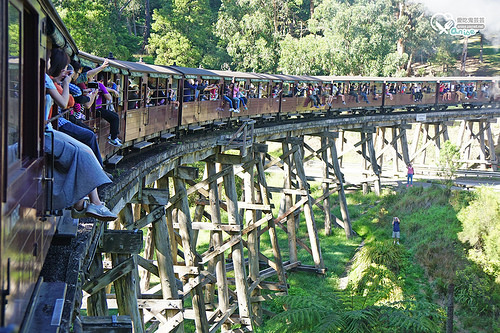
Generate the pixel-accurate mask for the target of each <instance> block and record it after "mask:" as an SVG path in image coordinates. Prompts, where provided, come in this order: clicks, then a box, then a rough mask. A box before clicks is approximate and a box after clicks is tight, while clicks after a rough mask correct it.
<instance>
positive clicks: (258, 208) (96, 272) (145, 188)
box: [82, 132, 353, 333]
mask: <svg viewBox="0 0 500 333" xmlns="http://www.w3.org/2000/svg"><path fill="white" fill-rule="evenodd" d="M317 136H319V137H320V138H321V142H322V147H321V148H320V149H319V150H317V151H314V150H313V149H312V148H311V147H309V146H308V145H307V144H305V143H304V140H303V138H286V139H282V140H281V144H282V147H283V155H282V156H280V158H272V157H270V155H268V154H267V145H266V144H263V143H254V144H253V145H249V146H248V147H247V148H246V149H244V151H243V149H242V150H241V151H240V154H239V155H231V154H228V153H227V152H222V150H221V146H219V149H218V152H217V153H216V154H214V155H211V156H209V157H208V158H206V159H205V160H204V161H203V162H204V163H205V165H204V168H203V169H204V175H203V177H202V178H201V180H199V178H200V177H198V173H199V169H198V168H197V167H192V166H191V167H189V166H183V165H178V166H177V167H175V168H173V169H172V170H171V171H170V172H168V173H166V174H165V175H164V176H161V178H159V179H156V180H153V182H152V183H151V181H152V177H151V176H144V178H142V180H141V181H139V183H140V185H139V186H138V190H137V192H136V194H135V195H134V196H133V198H132V199H131V200H129V202H128V203H125V204H124V206H123V207H124V208H123V209H122V210H121V211H120V214H119V219H118V220H117V221H115V222H114V223H109V224H108V225H106V224H103V225H102V226H101V227H100V236H99V237H100V240H99V242H98V244H99V246H97V247H96V248H95V249H93V251H92V254H91V258H89V260H91V261H92V264H91V265H90V264H89V265H88V267H90V269H89V272H86V273H85V274H84V279H85V280H86V282H85V283H84V285H83V286H82V290H83V291H84V299H83V304H84V307H85V304H86V308H87V310H88V315H89V316H94V317H96V316H104V317H105V316H109V310H108V309H112V308H117V309H118V312H119V315H120V316H130V318H131V321H132V323H133V327H134V332H153V331H159V332H184V331H185V330H187V328H186V325H185V320H193V321H194V326H195V329H196V332H203V333H208V332H210V333H212V332H216V331H218V330H222V331H223V332H229V331H233V330H235V329H234V327H235V325H238V327H240V328H238V329H237V330H235V331H253V329H254V327H255V325H260V324H261V318H262V313H263V310H262V307H261V304H262V302H263V301H266V300H270V299H272V298H274V297H276V296H279V295H284V294H286V293H287V292H288V285H287V281H286V271H287V270H292V269H293V270H303V271H308V272H312V273H320V274H324V273H325V270H326V269H325V265H324V262H323V257H322V254H321V248H320V243H319V238H318V230H317V227H316V222H315V218H314V215H313V205H317V206H319V207H320V208H322V209H324V210H325V213H326V214H327V215H328V216H329V218H328V221H330V222H329V224H330V225H329V228H330V229H331V225H332V224H333V225H338V226H340V227H343V228H344V229H345V232H346V236H347V237H350V236H352V234H353V231H352V228H351V223H350V219H349V214H348V211H347V204H346V200H345V194H344V187H343V175H342V173H341V171H340V166H339V162H338V157H337V149H336V145H335V139H336V138H337V135H336V133H329V132H324V133H319V134H318V135H317ZM305 151H307V152H310V153H311V154H310V155H309V156H307V157H304V152H305ZM313 157H317V158H319V159H320V160H321V161H323V164H324V167H323V177H311V176H307V175H306V173H305V170H304V162H305V161H307V160H308V159H310V158H313ZM272 166H278V167H279V168H281V169H282V171H283V175H284V186H283V187H282V188H276V187H271V186H268V184H267V181H266V176H265V172H266V169H268V168H270V167H272ZM236 177H240V178H242V179H243V185H244V186H243V191H237V186H236V183H237V182H236V180H237V179H236ZM146 179H147V180H149V182H150V183H149V184H146ZM310 180H312V181H318V180H319V181H321V182H322V184H323V195H322V196H321V197H320V198H319V199H317V200H314V199H313V198H312V197H311V195H310V191H309V184H308V181H310ZM222 188H223V190H222ZM273 192H274V193H275V194H276V193H279V194H281V195H282V196H283V202H284V205H283V207H282V211H281V212H280V213H279V215H278V216H273V213H272V208H273V205H272V203H271V198H272V194H271V193H273ZM335 192H337V193H338V194H339V205H340V208H341V212H342V219H340V218H337V217H334V216H333V215H332V213H331V205H330V201H329V197H330V195H332V194H333V193H335ZM238 193H239V194H238ZM132 194H133V193H132ZM190 202H191V203H193V202H194V206H193V205H192V206H193V207H191V208H193V209H191V208H190ZM222 211H225V214H221V212H222ZM192 212H194V214H192ZM301 213H303V214H304V217H305V222H306V229H307V238H306V239H301V238H299V236H298V233H297V230H298V224H299V221H300V219H299V214H301ZM222 216H227V218H225V219H223V218H222ZM276 227H278V228H279V229H280V230H277V229H276ZM143 231H144V234H145V235H144V236H145V237H144V242H143V234H142V233H143ZM202 231H203V236H201V235H202ZM281 232H282V233H284V234H285V235H286V237H288V243H289V248H288V253H289V258H288V260H286V261H285V259H283V258H282V254H281V250H280V248H279V245H278V233H281ZM329 232H330V231H327V233H329ZM208 233H209V237H210V240H209V242H210V243H209V245H208V249H207V248H206V246H205V247H202V246H200V244H199V242H198V240H199V239H202V238H203V237H205V239H206V236H208ZM264 233H268V238H269V240H270V247H271V249H272V252H271V253H272V255H266V254H264V253H263V251H262V249H261V245H262V244H261V239H262V237H261V236H262V235H263V234H264ZM266 239H267V237H266ZM143 246H144V249H143ZM202 248H203V249H204V250H205V251H204V252H203V251H202ZM244 248H246V249H247V251H244ZM299 248H301V249H304V250H305V251H306V252H308V253H309V254H310V255H311V257H312V261H313V262H314V266H308V265H303V264H302V263H301V262H299V261H298V259H297V258H298V251H299ZM245 253H246V255H245ZM245 256H246V257H245ZM230 271H233V273H232V274H231V275H232V276H234V278H229V277H228V272H230ZM153 282H154V283H153ZM111 286H113V288H112V287H111ZM263 290H265V291H266V292H264V293H263V292H262V291H263ZM123 318H125V317H123Z"/></svg>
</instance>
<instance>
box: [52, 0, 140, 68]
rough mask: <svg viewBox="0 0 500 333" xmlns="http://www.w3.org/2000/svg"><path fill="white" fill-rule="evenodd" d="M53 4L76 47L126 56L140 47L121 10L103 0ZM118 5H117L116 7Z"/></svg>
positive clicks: (57, 2)
mask: <svg viewBox="0 0 500 333" xmlns="http://www.w3.org/2000/svg"><path fill="white" fill-rule="evenodd" d="M54 5H55V6H56V9H57V10H58V13H59V15H60V16H61V18H62V20H63V22H64V24H65V25H66V27H67V28H68V30H69V32H70V33H71V36H72V37H73V39H74V40H75V42H76V44H77V46H78V48H79V49H81V50H83V51H86V52H89V53H92V54H95V55H98V56H107V55H108V54H109V52H113V54H114V56H115V57H117V58H121V59H129V58H130V57H131V55H132V54H133V53H135V52H136V51H138V50H139V43H140V39H141V38H140V37H136V36H134V35H133V34H131V33H129V32H128V30H127V25H126V23H123V22H124V21H125V22H126V20H122V19H120V17H123V15H125V14H124V12H123V9H122V11H120V10H117V6H115V4H113V3H111V2H109V1H105V0H96V1H77V0H64V1H62V0H56V1H54ZM119 8H120V7H118V9H119Z"/></svg>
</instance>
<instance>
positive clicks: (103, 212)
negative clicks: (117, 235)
mask: <svg viewBox="0 0 500 333" xmlns="http://www.w3.org/2000/svg"><path fill="white" fill-rule="evenodd" d="M85 216H87V217H93V218H96V219H98V220H101V221H108V222H109V221H114V220H116V219H117V218H118V216H116V215H115V214H113V213H112V212H111V211H110V210H109V209H108V207H106V206H104V205H100V206H98V205H95V204H93V203H89V205H88V207H87V209H86V212H85Z"/></svg>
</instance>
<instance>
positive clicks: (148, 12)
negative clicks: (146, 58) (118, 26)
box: [141, 0, 151, 54]
mask: <svg viewBox="0 0 500 333" xmlns="http://www.w3.org/2000/svg"><path fill="white" fill-rule="evenodd" d="M145 7H146V9H145V11H144V12H145V13H144V14H145V19H146V21H145V22H144V32H143V35H142V46H141V53H142V54H144V52H145V50H146V45H148V39H149V32H150V31H151V7H150V5H149V0H146V1H145Z"/></svg>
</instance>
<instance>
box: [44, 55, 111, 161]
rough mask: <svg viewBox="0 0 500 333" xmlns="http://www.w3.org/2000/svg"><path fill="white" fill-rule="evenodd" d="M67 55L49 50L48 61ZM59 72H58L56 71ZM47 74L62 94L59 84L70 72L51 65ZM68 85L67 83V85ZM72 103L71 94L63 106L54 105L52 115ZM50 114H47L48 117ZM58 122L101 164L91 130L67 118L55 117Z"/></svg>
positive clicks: (62, 60)
mask: <svg viewBox="0 0 500 333" xmlns="http://www.w3.org/2000/svg"><path fill="white" fill-rule="evenodd" d="M66 57H67V55H66V53H65V52H64V51H63V50H61V49H53V50H52V52H51V56H50V61H51V63H54V64H59V63H65V60H64V59H65V58H66ZM58 72H59V73H58ZM48 74H49V75H51V76H53V79H52V80H53V82H54V86H55V87H56V89H57V90H58V93H59V94H61V96H63V93H64V89H63V88H62V87H61V85H63V84H64V81H65V80H66V78H67V77H70V78H71V76H72V74H73V73H72V72H69V71H67V70H62V71H61V70H60V68H59V67H58V66H51V68H49V70H48ZM54 75H56V76H54ZM68 86H69V85H68ZM73 104H74V99H73V97H72V96H71V95H69V96H68V103H67V104H66V105H65V106H64V107H58V105H54V108H55V109H56V110H57V111H56V112H52V115H54V114H56V113H60V111H61V110H64V109H67V108H68V107H72V106H73ZM50 117H51V116H49V118H50ZM57 122H58V128H59V130H60V131H61V132H63V133H66V134H67V135H69V136H71V137H73V138H74V139H76V140H78V141H80V142H82V143H84V144H86V145H87V146H89V148H90V149H92V152H93V153H94V155H95V157H96V159H97V161H98V162H99V164H100V165H101V167H102V166H103V164H102V158H101V152H100V150H99V144H98V142H97V137H96V135H95V133H94V132H93V131H91V130H88V129H87V128H84V127H81V126H78V125H76V124H74V123H72V122H70V121H69V120H67V119H66V118H64V117H59V118H58V119H57Z"/></svg>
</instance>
